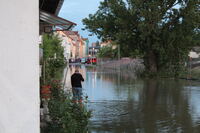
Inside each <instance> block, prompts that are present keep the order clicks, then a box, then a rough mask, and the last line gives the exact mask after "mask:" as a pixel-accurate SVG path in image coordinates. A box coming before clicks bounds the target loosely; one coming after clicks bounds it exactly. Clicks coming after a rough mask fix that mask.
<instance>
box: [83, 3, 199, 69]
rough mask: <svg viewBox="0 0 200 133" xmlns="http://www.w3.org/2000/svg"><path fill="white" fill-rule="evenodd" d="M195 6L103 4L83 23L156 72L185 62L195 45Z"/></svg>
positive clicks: (196, 24)
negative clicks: (133, 53) (138, 56)
mask: <svg viewBox="0 0 200 133" xmlns="http://www.w3.org/2000/svg"><path fill="white" fill-rule="evenodd" d="M199 5H200V0H162V1H161V0H104V1H103V2H101V3H100V6H99V9H98V11H97V12H96V13H95V14H93V15H92V14H90V15H89V17H88V18H85V19H83V23H84V25H85V27H86V29H88V30H89V31H90V32H93V33H95V34H96V35H97V36H98V37H99V38H101V39H102V40H108V39H111V40H113V41H115V42H117V43H118V44H120V45H121V46H122V48H121V49H122V51H130V50H131V49H132V50H133V51H134V49H137V50H139V51H140V53H144V55H145V57H146V58H145V64H146V66H147V67H146V68H147V69H148V68H149V69H150V67H149V66H151V65H154V66H155V67H156V69H159V68H161V67H164V66H168V65H169V64H170V65H173V64H174V62H180V61H183V60H185V58H186V56H185V55H187V54H188V51H189V50H190V49H191V47H193V45H194V44H197V43H194V42H193V40H194V39H193V37H194V34H195V36H196V34H197V35H198V34H199V31H200V30H199V29H200V28H199V27H200V6H199ZM149 51H151V52H150V53H151V55H152V54H153V55H152V57H155V58H154V59H152V58H149V55H148V53H149ZM130 53H131V52H130ZM183 53H184V55H183ZM177 55H178V56H177ZM175 58H176V59H175ZM152 60H154V61H152ZM150 62H154V64H151V63H150ZM175 64H177V63H175ZM156 69H155V70H156ZM150 71H151V70H150Z"/></svg>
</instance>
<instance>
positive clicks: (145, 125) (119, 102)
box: [70, 66, 200, 133]
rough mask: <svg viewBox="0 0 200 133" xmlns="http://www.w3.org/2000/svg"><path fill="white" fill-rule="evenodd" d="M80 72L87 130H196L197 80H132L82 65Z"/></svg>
mask: <svg viewBox="0 0 200 133" xmlns="http://www.w3.org/2000/svg"><path fill="white" fill-rule="evenodd" d="M73 70H74V69H70V71H71V72H70V73H73ZM81 73H82V74H83V76H84V78H85V82H84V83H83V88H84V95H87V96H88V99H89V102H88V104H87V106H88V109H90V110H92V111H93V113H92V114H93V116H92V118H91V120H90V125H89V129H90V132H91V133H183V132H184V133H199V132H200V82H193V81H186V80H174V79H136V78H134V77H131V76H127V75H130V73H129V74H126V73H120V72H114V71H110V70H109V71H105V70H98V69H97V68H95V67H88V68H85V67H84V66H82V67H81Z"/></svg>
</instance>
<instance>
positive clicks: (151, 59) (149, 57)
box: [145, 50, 158, 73]
mask: <svg viewBox="0 0 200 133" xmlns="http://www.w3.org/2000/svg"><path fill="white" fill-rule="evenodd" d="M145 64H146V67H147V70H148V71H149V72H150V73H156V72H157V71H158V68H157V60H156V54H155V52H154V51H152V50H150V51H148V53H147V54H146V63H145Z"/></svg>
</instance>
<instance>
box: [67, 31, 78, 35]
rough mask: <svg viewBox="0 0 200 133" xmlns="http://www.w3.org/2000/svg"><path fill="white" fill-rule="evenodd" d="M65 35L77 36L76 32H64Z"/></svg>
mask: <svg viewBox="0 0 200 133" xmlns="http://www.w3.org/2000/svg"><path fill="white" fill-rule="evenodd" d="M64 33H65V34H66V35H78V31H64Z"/></svg>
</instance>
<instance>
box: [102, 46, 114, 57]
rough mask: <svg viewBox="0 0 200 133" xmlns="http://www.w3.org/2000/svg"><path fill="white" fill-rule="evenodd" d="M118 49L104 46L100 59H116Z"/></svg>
mask: <svg viewBox="0 0 200 133" xmlns="http://www.w3.org/2000/svg"><path fill="white" fill-rule="evenodd" d="M116 56H117V49H112V46H104V47H102V48H100V50H99V52H98V57H100V58H116Z"/></svg>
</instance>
